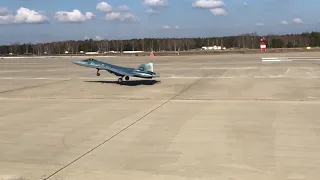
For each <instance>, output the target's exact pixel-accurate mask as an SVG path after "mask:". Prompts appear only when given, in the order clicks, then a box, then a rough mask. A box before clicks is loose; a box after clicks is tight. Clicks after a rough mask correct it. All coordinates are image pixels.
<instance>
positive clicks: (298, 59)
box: [261, 57, 320, 62]
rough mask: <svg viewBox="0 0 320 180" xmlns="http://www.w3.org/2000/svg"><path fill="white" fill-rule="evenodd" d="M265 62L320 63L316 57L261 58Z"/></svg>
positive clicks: (319, 59)
mask: <svg viewBox="0 0 320 180" xmlns="http://www.w3.org/2000/svg"><path fill="white" fill-rule="evenodd" d="M261 60H262V61H264V62H279V61H320V58H316V57H266V58H261Z"/></svg>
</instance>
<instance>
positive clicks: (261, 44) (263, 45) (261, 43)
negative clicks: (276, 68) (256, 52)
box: [260, 38, 267, 51]
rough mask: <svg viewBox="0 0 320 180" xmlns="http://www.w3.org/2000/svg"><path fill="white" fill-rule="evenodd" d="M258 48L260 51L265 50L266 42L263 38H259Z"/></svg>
mask: <svg viewBox="0 0 320 180" xmlns="http://www.w3.org/2000/svg"><path fill="white" fill-rule="evenodd" d="M260 50H261V51H267V44H266V41H265V39H264V38H262V39H261V41H260Z"/></svg>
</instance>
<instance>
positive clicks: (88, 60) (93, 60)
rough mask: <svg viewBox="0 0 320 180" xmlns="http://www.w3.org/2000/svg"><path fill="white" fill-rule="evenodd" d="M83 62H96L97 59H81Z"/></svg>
mask: <svg viewBox="0 0 320 180" xmlns="http://www.w3.org/2000/svg"><path fill="white" fill-rule="evenodd" d="M83 62H88V63H91V62H98V61H97V60H95V59H92V58H90V59H86V60H83Z"/></svg>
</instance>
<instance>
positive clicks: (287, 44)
mask: <svg viewBox="0 0 320 180" xmlns="http://www.w3.org/2000/svg"><path fill="white" fill-rule="evenodd" d="M264 37H265V39H266V41H267V48H295V47H307V46H311V47H315V46H320V32H311V33H302V34H286V35H267V36H264ZM261 38H262V36H259V35H257V34H256V33H252V34H244V35H239V36H227V37H207V38H153V39H151V38H145V39H131V40H101V41H95V40H92V39H90V40H83V41H72V40H70V41H62V42H51V43H39V44H11V45H3V46H0V54H9V53H13V54H16V55H22V54H36V55H43V54H44V53H46V54H64V53H65V51H68V52H69V53H70V54H79V52H81V51H83V52H97V51H100V52H108V51H117V52H122V51H156V52H161V51H190V50H195V49H199V48H201V47H203V46H214V45H216V46H222V47H226V48H228V49H229V48H234V49H240V48H244V49H246V48H248V49H258V48H259V47H260V40H261Z"/></svg>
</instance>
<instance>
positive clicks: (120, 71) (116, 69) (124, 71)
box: [98, 64, 134, 76]
mask: <svg viewBox="0 0 320 180" xmlns="http://www.w3.org/2000/svg"><path fill="white" fill-rule="evenodd" d="M98 69H101V70H106V71H108V72H109V73H112V74H115V75H117V76H134V73H133V70H134V68H127V67H120V66H116V65H111V64H101V65H100V66H99V67H98Z"/></svg>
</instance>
